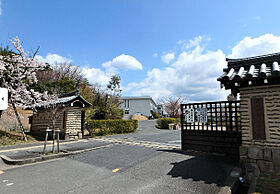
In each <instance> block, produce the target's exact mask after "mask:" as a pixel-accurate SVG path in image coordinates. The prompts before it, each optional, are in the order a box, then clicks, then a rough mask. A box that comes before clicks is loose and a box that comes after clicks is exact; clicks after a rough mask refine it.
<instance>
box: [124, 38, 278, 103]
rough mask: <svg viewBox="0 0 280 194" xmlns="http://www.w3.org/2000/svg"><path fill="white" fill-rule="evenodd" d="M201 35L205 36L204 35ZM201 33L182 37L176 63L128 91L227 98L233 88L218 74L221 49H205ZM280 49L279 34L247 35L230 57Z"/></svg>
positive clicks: (196, 98) (198, 98)
mask: <svg viewBox="0 0 280 194" xmlns="http://www.w3.org/2000/svg"><path fill="white" fill-rule="evenodd" d="M201 37H202V38H201ZM209 40H210V38H206V39H203V36H198V37H196V38H195V39H193V40H191V41H179V42H178V44H182V45H184V46H185V49H187V50H183V51H182V52H181V53H180V54H179V55H178V57H177V58H176V59H175V61H174V63H172V64H171V65H170V66H168V67H166V68H161V69H159V68H154V69H152V70H151V71H149V72H148V73H147V76H146V78H145V79H144V80H142V81H141V82H134V83H130V84H128V85H127V87H125V88H124V89H125V91H126V92H127V91H128V92H130V93H132V94H134V95H150V96H152V97H154V98H155V99H160V98H161V97H163V96H166V95H179V96H185V97H186V98H187V100H188V101H212V100H225V99H226V96H227V95H228V94H229V92H230V91H225V90H224V89H220V86H219V82H218V81H217V78H218V77H219V76H220V75H221V74H222V69H223V68H224V67H226V61H225V56H226V55H225V53H224V52H223V51H222V50H217V51H206V50H205V46H204V45H205V41H206V42H207V41H209ZM275 52H280V36H275V35H273V34H264V35H262V36H259V37H257V38H251V37H245V38H244V39H242V40H241V41H240V42H238V43H237V44H236V45H235V46H233V47H232V52H231V54H230V55H228V56H227V57H229V58H242V57H250V56H257V55H262V54H270V53H275Z"/></svg>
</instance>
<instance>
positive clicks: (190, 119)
mask: <svg viewBox="0 0 280 194" xmlns="http://www.w3.org/2000/svg"><path fill="white" fill-rule="evenodd" d="M185 115H186V121H187V123H193V122H194V109H193V108H187V109H186V111H185Z"/></svg>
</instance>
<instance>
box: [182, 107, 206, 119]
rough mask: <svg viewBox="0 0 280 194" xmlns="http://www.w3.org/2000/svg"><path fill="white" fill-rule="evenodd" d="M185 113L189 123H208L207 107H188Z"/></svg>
mask: <svg viewBox="0 0 280 194" xmlns="http://www.w3.org/2000/svg"><path fill="white" fill-rule="evenodd" d="M185 115H186V116H185V119H186V122H187V123H194V122H199V123H207V108H187V109H186V111H185Z"/></svg>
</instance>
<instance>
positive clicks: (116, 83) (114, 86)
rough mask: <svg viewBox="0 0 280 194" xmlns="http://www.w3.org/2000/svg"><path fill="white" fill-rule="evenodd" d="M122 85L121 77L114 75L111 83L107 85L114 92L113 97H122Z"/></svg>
mask: <svg viewBox="0 0 280 194" xmlns="http://www.w3.org/2000/svg"><path fill="white" fill-rule="evenodd" d="M120 84H121V77H120V76H118V75H113V76H112V77H111V80H110V81H109V84H108V85H107V88H108V89H109V90H111V91H112V93H113V95H118V96H120V94H121V92H122V90H121V86H120Z"/></svg>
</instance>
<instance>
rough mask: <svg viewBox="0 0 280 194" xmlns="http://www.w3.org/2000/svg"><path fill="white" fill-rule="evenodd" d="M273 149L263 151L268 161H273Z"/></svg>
mask: <svg viewBox="0 0 280 194" xmlns="http://www.w3.org/2000/svg"><path fill="white" fill-rule="evenodd" d="M271 158H272V157H271V148H264V150H263V159H264V160H267V161H271Z"/></svg>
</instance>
